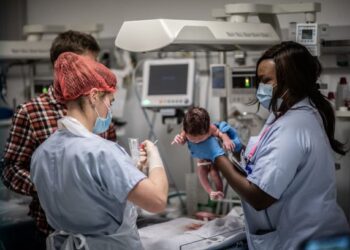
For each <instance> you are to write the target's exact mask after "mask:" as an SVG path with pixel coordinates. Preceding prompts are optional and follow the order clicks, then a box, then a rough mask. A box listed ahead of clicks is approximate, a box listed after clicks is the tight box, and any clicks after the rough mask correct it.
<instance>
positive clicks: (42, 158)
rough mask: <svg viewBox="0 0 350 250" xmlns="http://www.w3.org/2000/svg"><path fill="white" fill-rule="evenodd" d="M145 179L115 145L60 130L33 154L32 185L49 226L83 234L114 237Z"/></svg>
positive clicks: (123, 151)
mask: <svg viewBox="0 0 350 250" xmlns="http://www.w3.org/2000/svg"><path fill="white" fill-rule="evenodd" d="M145 177H146V176H145V175H144V174H143V173H142V172H140V171H139V170H138V169H137V168H136V167H135V165H134V164H133V163H132V160H131V158H130V156H129V155H128V154H127V153H126V152H125V150H124V149H123V148H122V147H120V146H119V145H118V144H117V143H113V142H111V141H108V140H105V139H103V138H101V137H99V136H97V135H94V134H91V136H88V137H85V136H79V135H75V134H73V133H71V132H70V131H68V130H67V129H59V130H58V131H56V132H55V133H54V134H53V135H52V136H50V137H49V138H48V139H47V140H46V141H45V142H44V143H43V144H42V145H41V146H40V147H39V148H38V149H37V150H36V151H35V153H34V155H33V157H32V162H31V179H32V181H33V182H34V185H35V187H36V189H37V192H38V196H39V200H40V204H41V206H42V207H43V209H44V211H45V214H46V218H47V220H48V222H49V224H50V225H51V226H52V227H53V228H54V229H56V230H64V231H67V232H72V233H81V234H85V235H88V234H94V235H96V234H112V233H115V232H116V231H117V229H118V228H119V226H120V225H121V223H122V218H123V211H124V208H125V206H126V201H127V196H128V193H129V192H130V191H131V190H132V189H133V188H134V187H135V185H136V184H137V183H138V182H139V181H141V180H142V179H144V178H145Z"/></svg>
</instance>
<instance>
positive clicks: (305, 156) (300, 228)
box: [243, 99, 349, 249]
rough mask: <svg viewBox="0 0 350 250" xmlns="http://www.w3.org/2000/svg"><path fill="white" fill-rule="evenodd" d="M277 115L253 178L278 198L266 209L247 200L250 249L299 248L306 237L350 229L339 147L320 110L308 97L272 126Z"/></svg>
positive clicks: (255, 163)
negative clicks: (341, 201)
mask: <svg viewBox="0 0 350 250" xmlns="http://www.w3.org/2000/svg"><path fill="white" fill-rule="evenodd" d="M273 118H274V116H273V114H271V115H270V117H269V118H268V120H267V123H266V125H265V128H266V126H270V128H269V129H268V131H267V132H266V134H265V135H264V136H263V137H262V138H261V140H260V141H259V144H258V146H257V149H256V152H255V154H254V156H253V157H252V159H251V164H250V167H251V169H252V172H251V173H250V174H249V175H248V177H247V179H248V180H249V181H250V182H252V183H254V184H255V185H257V186H258V187H259V188H260V189H262V190H263V191H264V192H266V193H267V194H269V195H270V196H272V197H274V198H275V199H277V201H276V202H275V203H274V204H273V205H271V206H270V207H268V208H267V209H265V210H262V211H256V210H255V209H254V208H253V207H251V206H250V205H249V204H248V203H247V202H243V208H244V214H245V217H246V226H247V229H246V230H247V238H248V244H249V248H250V249H295V248H296V247H297V246H298V244H299V243H300V242H301V241H303V240H305V239H309V238H316V237H322V236H329V235H333V234H337V233H347V232H349V225H348V223H347V221H346V218H345V215H344V213H343V211H342V210H341V209H340V207H339V206H338V205H337V203H336V186H335V166H334V164H335V162H334V156H333V151H332V149H331V147H330V144H329V141H328V138H327V135H326V134H325V132H324V128H323V124H322V120H321V117H320V116H319V114H318V112H317V110H316V109H315V108H313V107H312V106H311V104H310V102H309V101H308V99H304V100H303V101H301V102H299V103H297V104H296V105H295V106H293V108H292V109H291V110H289V111H288V112H287V113H286V114H285V115H284V116H282V117H281V118H279V119H278V120H277V121H276V122H274V123H273V124H272V125H271V124H270V125H269V123H270V122H271V121H273ZM262 131H264V129H263V130H262ZM254 141H255V142H256V139H255V140H254V139H252V140H251V142H250V143H248V147H247V148H252V147H251V145H252V144H253V143H254ZM249 144H250V145H249ZM248 151H249V150H246V153H245V156H247V155H248V153H249V152H248Z"/></svg>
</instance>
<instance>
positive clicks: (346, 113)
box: [335, 110, 350, 119]
mask: <svg viewBox="0 0 350 250" xmlns="http://www.w3.org/2000/svg"><path fill="white" fill-rule="evenodd" d="M335 116H336V117H339V118H348V119H350V111H340V110H337V111H336V112H335Z"/></svg>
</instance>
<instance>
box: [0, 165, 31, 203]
mask: <svg viewBox="0 0 350 250" xmlns="http://www.w3.org/2000/svg"><path fill="white" fill-rule="evenodd" d="M1 180H2V182H3V184H4V185H5V186H6V187H7V188H8V189H10V190H12V191H14V192H16V193H19V194H23V195H28V196H32V195H33V194H35V193H36V192H35V188H34V184H33V182H32V181H31V179H30V173H29V171H27V170H25V169H23V168H21V167H19V166H17V165H16V164H9V163H6V164H5V166H4V169H3V172H2V175H1Z"/></svg>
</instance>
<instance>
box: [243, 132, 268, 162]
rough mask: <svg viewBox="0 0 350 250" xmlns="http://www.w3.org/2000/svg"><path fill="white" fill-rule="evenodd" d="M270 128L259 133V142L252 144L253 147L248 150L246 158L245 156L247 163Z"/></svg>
mask: <svg viewBox="0 0 350 250" xmlns="http://www.w3.org/2000/svg"><path fill="white" fill-rule="evenodd" d="M270 128H271V126H269V127H266V128H265V129H264V131H263V132H262V133H261V135H260V137H259V140H258V141H257V142H256V143H255V144H254V146H253V147H252V149H251V150H250V152H249V154H248V156H247V160H248V162H249V161H250V160H251V159H252V158H253V156H254V154H255V152H256V149H257V147H258V144H259V142H260V141H261V139H262V138H263V137H264V135H265V134H266V133H267V131H269V129H270Z"/></svg>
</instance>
